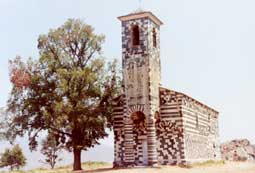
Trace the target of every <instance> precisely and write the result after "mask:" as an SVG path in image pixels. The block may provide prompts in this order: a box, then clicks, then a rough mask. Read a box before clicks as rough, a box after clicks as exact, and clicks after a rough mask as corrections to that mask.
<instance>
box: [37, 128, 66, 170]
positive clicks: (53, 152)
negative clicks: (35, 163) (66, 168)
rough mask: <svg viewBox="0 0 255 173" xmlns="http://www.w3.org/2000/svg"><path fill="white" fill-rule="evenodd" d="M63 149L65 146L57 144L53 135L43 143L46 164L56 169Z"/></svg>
mask: <svg viewBox="0 0 255 173" xmlns="http://www.w3.org/2000/svg"><path fill="white" fill-rule="evenodd" d="M62 149H63V146H62V145H60V144H57V142H56V139H55V136H54V135H52V134H51V133H49V134H48V136H47V137H46V138H45V139H44V140H43V141H42V148H41V153H42V154H43V155H44V156H45V160H44V161H43V162H44V163H46V164H48V165H50V167H51V169H54V167H55V165H56V163H57V161H60V160H61V159H60V158H59V152H60V151H61V150H62Z"/></svg>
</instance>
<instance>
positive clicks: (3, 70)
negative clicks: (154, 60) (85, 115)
mask: <svg viewBox="0 0 255 173" xmlns="http://www.w3.org/2000/svg"><path fill="white" fill-rule="evenodd" d="M141 6H142V8H143V9H145V10H149V11H152V12H153V13H154V14H155V15H156V16H157V17H158V18H160V19H161V20H162V21H163V23H164V25H163V26H162V27H161V43H160V44H161V45H160V46H161V63H162V85H163V86H165V87H167V88H170V89H174V90H177V91H180V92H184V93H186V94H188V95H189V96H192V97H193V98H195V99H197V100H199V101H201V102H203V103H205V104H207V105H209V106H211V107H213V108H215V109H217V110H218V111H219V112H220V115H219V128H220V140H221V142H224V141H227V140H231V139H235V138H247V139H249V140H251V141H252V142H253V143H255V136H254V131H255V126H254V122H255V113H254V107H253V106H255V102H254V98H255V91H254V89H255V68H254V67H255V58H254V57H255V51H254V47H255V20H254V16H255V10H254V6H255V1H254V0H243V1H240V0H214V1H212V0H192V1H191V0H178V1H177V0H167V1H166V0H143V1H142V5H141ZM137 8H139V0H93V1H89V0H72V1H71V0H54V1H53V0H44V1H34V0H0V107H4V106H5V105H6V101H7V99H8V97H9V93H10V90H11V84H10V82H9V76H8V60H9V59H12V58H14V57H15V56H17V55H20V56H21V57H23V58H24V59H26V58H27V57H32V58H35V59H36V58H38V50H37V38H38V36H39V35H40V34H46V33H47V32H48V31H49V29H51V28H56V27H58V26H61V25H62V24H63V23H64V22H65V21H66V20H67V19H68V18H80V19H83V20H84V21H85V22H86V23H87V24H90V25H92V26H93V27H94V28H95V31H96V33H103V34H105V36H106V42H105V44H104V46H103V56H104V57H106V58H107V59H109V60H111V59H112V58H117V59H118V60H119V62H121V27H120V21H118V19H117V17H118V16H121V15H126V14H128V13H130V12H133V11H135V10H136V9H137ZM25 141H26V140H25V139H19V140H18V141H17V143H19V144H21V145H22V147H23V148H24V150H25V151H26V154H27V155H29V157H30V160H29V165H30V167H32V166H31V165H34V166H35V165H38V164H39V163H34V162H33V160H34V158H37V157H38V156H39V153H38V152H37V153H32V154H31V153H29V151H28V148H27V143H26V142H25ZM6 146H8V145H7V143H6V142H0V152H2V151H3V149H4V148H5V147H6ZM106 148H107V151H108V152H109V153H110V154H106V153H105V155H108V156H107V157H105V158H100V157H98V153H102V152H105V151H106V150H105V149H106ZM95 153H96V154H95ZM64 157H68V158H69V160H68V159H67V160H68V161H70V162H71V160H70V159H71V157H72V156H68V154H66V155H65V156H64ZM83 159H85V160H98V159H101V160H106V161H112V159H113V135H112V133H110V137H109V138H107V139H106V140H103V141H102V145H101V146H98V147H95V148H94V149H92V150H90V151H88V152H84V157H83Z"/></svg>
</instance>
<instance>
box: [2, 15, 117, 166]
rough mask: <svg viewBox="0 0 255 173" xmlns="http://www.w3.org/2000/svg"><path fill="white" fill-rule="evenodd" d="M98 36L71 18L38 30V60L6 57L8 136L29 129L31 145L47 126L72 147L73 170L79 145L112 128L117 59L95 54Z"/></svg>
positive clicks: (91, 143)
mask: <svg viewBox="0 0 255 173" xmlns="http://www.w3.org/2000/svg"><path fill="white" fill-rule="evenodd" d="M103 42H104V36H103V35H97V34H95V33H94V29H93V28H92V27H91V26H90V25H87V24H85V23H83V22H82V21H81V20H75V19H70V20H68V21H67V22H65V23H64V25H62V26H61V27H59V28H57V29H52V30H50V31H49V33H48V34H47V35H41V36H39V38H38V49H39V59H38V60H32V59H29V60H28V61H27V62H26V63H25V62H22V61H21V59H20V58H19V57H18V58H16V59H14V60H12V61H10V78H11V82H12V83H13V84H14V85H13V88H12V92H11V96H10V98H9V100H8V106H7V107H8V109H7V110H8V113H7V114H6V118H7V120H6V122H8V129H7V132H6V137H7V139H8V140H10V141H13V140H14V139H15V138H16V136H24V135H25V134H28V135H29V145H30V149H31V150H33V149H35V148H36V147H37V145H38V142H37V141H38V139H37V138H38V135H39V133H40V132H42V131H45V130H46V131H50V132H51V133H52V134H53V135H54V136H55V139H56V141H57V144H58V143H60V144H63V145H64V146H65V148H66V149H67V150H68V151H72V152H73V155H74V164H73V170H81V169H82V168H81V151H82V150H87V149H88V148H90V147H93V146H94V145H96V144H99V142H98V141H99V139H101V138H104V137H106V136H107V133H106V131H105V130H106V128H111V123H112V100H113V98H114V97H115V96H116V94H117V92H118V88H119V83H120V82H119V81H120V79H119V77H118V74H117V71H116V62H115V61H113V62H112V63H106V62H105V60H104V59H103V58H102V57H101V56H100V55H101V47H102V43H103Z"/></svg>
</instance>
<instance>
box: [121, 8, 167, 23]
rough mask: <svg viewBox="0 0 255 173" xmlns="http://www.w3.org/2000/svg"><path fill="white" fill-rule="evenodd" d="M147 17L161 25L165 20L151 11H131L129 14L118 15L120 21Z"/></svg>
mask: <svg viewBox="0 0 255 173" xmlns="http://www.w3.org/2000/svg"><path fill="white" fill-rule="evenodd" d="M146 17H148V18H150V19H151V20H152V21H153V22H155V23H156V24H157V25H159V26H160V25H163V22H162V21H161V20H160V19H159V18H158V17H156V16H155V15H154V14H153V13H152V12H150V11H142V12H135V13H130V14H128V15H124V16H120V17H118V19H119V20H120V21H128V20H134V19H141V18H146Z"/></svg>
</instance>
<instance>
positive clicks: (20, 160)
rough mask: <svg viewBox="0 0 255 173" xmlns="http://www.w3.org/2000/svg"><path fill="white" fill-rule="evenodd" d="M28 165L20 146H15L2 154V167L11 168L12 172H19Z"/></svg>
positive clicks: (0, 162)
mask: <svg viewBox="0 0 255 173" xmlns="http://www.w3.org/2000/svg"><path fill="white" fill-rule="evenodd" d="M25 165H26V158H25V156H24V154H23V152H22V149H21V148H20V146H19V145H15V146H14V147H13V148H12V149H6V150H5V151H4V153H3V154H1V160H0V167H10V169H11V170H13V169H17V170H19V169H20V168H21V167H24V166H25Z"/></svg>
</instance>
